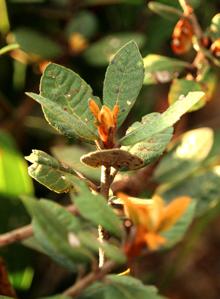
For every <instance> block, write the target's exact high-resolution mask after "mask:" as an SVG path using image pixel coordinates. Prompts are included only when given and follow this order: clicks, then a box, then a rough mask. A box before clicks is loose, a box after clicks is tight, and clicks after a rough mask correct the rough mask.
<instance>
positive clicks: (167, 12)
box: [148, 1, 183, 21]
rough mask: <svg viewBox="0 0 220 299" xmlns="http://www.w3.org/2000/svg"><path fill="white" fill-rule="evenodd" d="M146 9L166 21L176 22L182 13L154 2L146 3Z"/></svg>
mask: <svg viewBox="0 0 220 299" xmlns="http://www.w3.org/2000/svg"><path fill="white" fill-rule="evenodd" d="M148 8H149V9H150V10H152V11H153V12H155V13H156V14H158V15H160V16H162V17H164V18H165V19H168V20H176V21H178V19H179V18H180V17H182V15H183V12H182V11H181V10H179V9H177V8H175V7H173V6H169V5H165V4H162V3H159V2H156V1H150V2H149V3H148Z"/></svg>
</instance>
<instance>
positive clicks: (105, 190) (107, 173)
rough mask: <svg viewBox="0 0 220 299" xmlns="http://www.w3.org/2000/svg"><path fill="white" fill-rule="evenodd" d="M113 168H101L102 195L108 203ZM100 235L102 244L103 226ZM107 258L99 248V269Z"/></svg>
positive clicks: (99, 230)
mask: <svg viewBox="0 0 220 299" xmlns="http://www.w3.org/2000/svg"><path fill="white" fill-rule="evenodd" d="M111 183H112V180H111V167H105V166H104V165H103V166H102V167H101V189H100V194H102V195H103V196H104V197H105V198H106V200H107V201H108V198H109V189H110V186H111ZM98 234H99V237H98V239H99V241H100V242H101V243H102V242H103V241H104V239H105V232H104V230H103V228H102V226H101V225H99V227H98ZM104 262H105V256H104V251H103V250H102V249H101V248H99V268H101V267H102V266H103V265H104Z"/></svg>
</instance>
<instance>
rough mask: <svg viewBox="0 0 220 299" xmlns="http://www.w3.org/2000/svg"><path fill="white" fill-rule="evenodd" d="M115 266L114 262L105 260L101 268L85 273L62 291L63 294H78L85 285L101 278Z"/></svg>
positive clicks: (72, 295) (73, 295)
mask: <svg viewBox="0 0 220 299" xmlns="http://www.w3.org/2000/svg"><path fill="white" fill-rule="evenodd" d="M115 266H116V264H115V262H113V261H108V262H106V263H105V264H104V265H103V266H102V268H101V269H97V270H96V271H93V272H91V273H89V274H88V275H86V276H85V277H84V278H82V279H81V280H79V281H78V282H77V283H75V284H74V285H73V286H72V287H70V288H69V289H67V290H66V291H64V293H63V294H64V295H66V296H71V297H72V298H73V297H75V296H77V295H79V294H80V293H81V292H82V291H83V290H84V289H85V288H86V287H88V286H89V285H91V284H92V283H93V282H95V281H98V280H102V279H103V277H104V276H105V275H106V274H107V273H109V272H110V271H111V270H112V269H113V268H114V267H115Z"/></svg>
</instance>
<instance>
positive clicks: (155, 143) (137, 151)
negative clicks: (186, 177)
mask: <svg viewBox="0 0 220 299" xmlns="http://www.w3.org/2000/svg"><path fill="white" fill-rule="evenodd" d="M158 117H160V114H159V113H150V114H148V115H146V116H145V117H144V118H143V123H147V122H149V123H150V122H151V121H152V120H154V118H158ZM140 125H141V124H140V123H134V124H133V125H132V126H131V127H130V128H129V131H128V133H130V132H132V131H133V130H135V129H137V128H138V127H139V126H140ZM172 136H173V128H172V127H170V128H167V129H165V130H164V131H162V132H161V133H158V134H156V135H154V136H152V137H151V138H150V139H146V140H144V141H142V142H138V143H136V144H134V145H131V146H123V147H121V149H122V150H126V151H128V152H130V153H131V154H132V155H135V156H137V157H139V158H140V159H142V160H143V161H144V165H143V166H145V165H147V164H150V163H151V162H152V161H153V160H155V159H156V158H158V157H159V156H160V155H162V153H163V152H164V150H165V149H166V146H167V145H168V143H169V142H170V140H171V138H172Z"/></svg>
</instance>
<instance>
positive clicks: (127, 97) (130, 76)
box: [103, 41, 144, 127]
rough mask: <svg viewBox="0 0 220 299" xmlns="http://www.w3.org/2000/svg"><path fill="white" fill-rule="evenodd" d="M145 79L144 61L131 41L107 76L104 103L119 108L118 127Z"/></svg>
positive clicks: (118, 54)
mask: <svg viewBox="0 0 220 299" xmlns="http://www.w3.org/2000/svg"><path fill="white" fill-rule="evenodd" d="M143 78H144V66H143V60H142V57H141V54H140V52H139V50H138V47H137V45H136V43H135V42H133V41H131V42H129V43H127V44H126V45H125V46H124V47H123V48H121V49H120V50H119V51H118V52H117V53H116V54H115V56H114V58H113V59H112V60H111V62H110V64H109V66H108V68H107V71H106V74H105V81H104V88H103V103H104V104H105V105H106V106H108V107H109V108H111V109H113V107H114V106H115V105H116V104H117V105H118V106H119V114H118V120H117V124H118V127H119V126H120V125H121V124H122V123H123V121H124V120H125V118H126V117H127V115H128V113H129V111H130V110H131V108H132V106H133V105H134V103H135V101H136V98H137V96H138V94H139V92H140V90H141V87H142V84H143Z"/></svg>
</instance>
